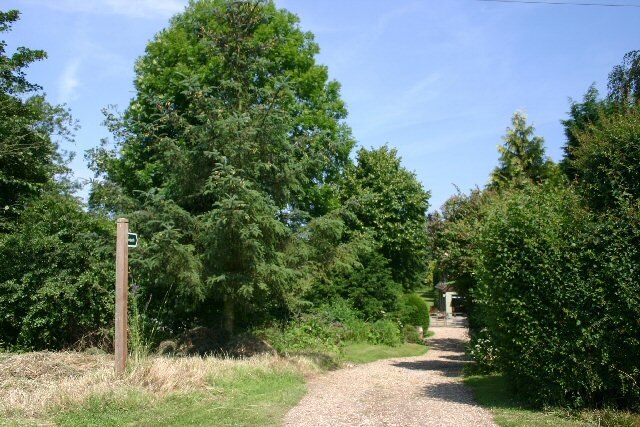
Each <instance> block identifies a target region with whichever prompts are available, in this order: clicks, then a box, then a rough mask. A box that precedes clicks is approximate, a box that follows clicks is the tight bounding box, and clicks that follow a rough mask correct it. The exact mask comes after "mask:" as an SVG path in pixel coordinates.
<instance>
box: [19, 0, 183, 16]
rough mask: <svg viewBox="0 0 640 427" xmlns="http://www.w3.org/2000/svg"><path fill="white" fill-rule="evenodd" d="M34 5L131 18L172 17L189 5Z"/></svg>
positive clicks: (118, 1)
mask: <svg viewBox="0 0 640 427" xmlns="http://www.w3.org/2000/svg"><path fill="white" fill-rule="evenodd" d="M27 1H29V2H30V3H32V4H38V5H41V6H45V7H51V8H54V9H58V10H64V11H67V12H86V13H97V14H107V15H122V16H126V17H129V18H157V17H170V16H172V15H174V14H176V13H178V12H180V11H181V10H182V9H184V7H185V6H186V5H187V3H188V2H187V0H93V1H86V0H58V1H49V0H27Z"/></svg>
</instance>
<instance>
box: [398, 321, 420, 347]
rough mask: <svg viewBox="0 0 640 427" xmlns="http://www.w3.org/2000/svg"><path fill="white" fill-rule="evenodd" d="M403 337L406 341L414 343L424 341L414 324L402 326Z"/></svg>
mask: <svg viewBox="0 0 640 427" xmlns="http://www.w3.org/2000/svg"><path fill="white" fill-rule="evenodd" d="M402 338H403V341H404V342H408V343H413V344H422V343H423V342H424V341H423V340H422V338H420V334H419V333H418V330H417V329H416V327H415V326H413V325H404V326H403V327H402Z"/></svg>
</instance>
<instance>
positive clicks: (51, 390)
mask: <svg viewBox="0 0 640 427" xmlns="http://www.w3.org/2000/svg"><path fill="white" fill-rule="evenodd" d="M285 370H287V371H292V370H293V371H295V372H299V373H301V374H303V375H305V376H308V375H311V374H313V373H316V372H318V368H317V366H316V365H315V364H314V363H313V362H312V361H311V360H309V359H306V358H304V357H297V358H293V359H284V358H281V357H278V356H257V357H252V358H248V359H221V358H214V357H206V358H201V357H181V358H169V357H150V358H148V359H145V360H141V361H135V362H133V363H130V366H129V369H128V371H127V373H126V374H125V375H124V376H123V377H122V378H116V377H115V375H114V372H113V356H110V355H109V356H108V355H88V354H83V353H74V352H63V353H52V352H38V353H26V354H12V355H2V356H0V419H1V418H3V417H6V418H13V417H20V418H22V419H25V418H27V419H37V418H39V417H40V416H42V415H43V414H45V413H46V412H47V411H51V410H56V411H60V410H65V409H67V408H70V407H72V406H74V405H77V404H79V403H81V402H83V401H84V400H86V399H87V398H88V397H89V396H95V395H103V394H111V393H114V392H116V391H122V390H123V389H128V390H131V389H137V390H143V391H146V392H148V393H151V394H152V395H153V396H156V397H158V398H161V397H163V396H166V395H167V394H168V393H175V392H190V391H197V390H211V389H215V384H216V382H217V381H225V380H229V379H231V378H233V376H234V375H236V373H237V372H239V371H250V372H260V371H267V372H274V371H276V372H278V371H285Z"/></svg>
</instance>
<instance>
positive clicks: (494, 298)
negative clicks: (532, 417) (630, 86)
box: [472, 186, 640, 409]
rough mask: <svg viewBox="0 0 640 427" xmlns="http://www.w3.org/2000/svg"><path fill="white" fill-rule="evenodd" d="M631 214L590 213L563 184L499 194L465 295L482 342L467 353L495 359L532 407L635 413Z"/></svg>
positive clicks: (638, 300)
mask: <svg viewBox="0 0 640 427" xmlns="http://www.w3.org/2000/svg"><path fill="white" fill-rule="evenodd" d="M638 218H640V215H638V211H637V209H636V210H634V209H631V208H629V209H628V210H627V211H624V212H623V211H619V212H616V213H615V214H614V213H611V214H610V215H600V216H597V217H596V216H594V215H593V214H591V213H589V212H588V211H586V210H584V209H583V208H582V207H581V200H580V199H579V198H578V197H577V196H576V195H575V194H574V193H573V192H572V191H571V190H569V189H563V188H554V187H550V186H541V187H533V186H532V187H530V188H525V189H523V190H521V191H512V192H507V193H504V194H502V195H501V196H500V197H499V198H498V199H497V200H496V201H495V202H494V203H493V204H491V205H490V206H489V207H488V210H487V216H486V220H485V223H484V226H483V227H482V230H481V233H480V237H479V239H478V242H477V244H478V249H479V252H480V258H479V259H480V260H481V264H480V268H479V270H478V272H477V273H478V277H479V284H478V287H477V289H476V290H475V292H474V295H475V297H476V299H477V302H478V304H479V306H480V307H479V308H480V309H481V310H480V313H482V320H483V321H484V324H485V325H486V327H487V329H488V332H489V334H488V335H487V338H488V339H489V341H488V342H487V343H478V344H487V346H485V347H486V348H485V349H484V350H483V351H481V352H479V354H478V355H474V356H476V357H477V356H480V361H481V362H483V360H482V358H483V357H484V358H486V357H495V359H496V360H495V362H496V365H497V366H498V367H499V368H500V369H501V370H503V371H504V372H505V374H506V375H507V378H508V380H509V382H510V383H511V384H512V385H514V386H515V388H516V389H517V390H519V391H520V392H521V393H522V394H523V395H525V396H527V397H529V398H530V400H532V401H533V402H535V403H538V404H540V405H544V404H560V405H568V406H574V407H580V406H603V405H605V406H606V405H610V406H617V407H620V406H622V407H631V408H636V409H637V408H638V405H639V402H640V388H639V386H638V384H639V383H640V339H639V338H638V337H640V324H639V323H638V322H637V321H636V319H638V318H640V269H638V265H640V247H639V246H638V244H637V242H638V241H640V225H639V224H638ZM481 347H482V346H481ZM488 349H490V352H489V350H488ZM480 350H482V348H480ZM472 354H473V352H472Z"/></svg>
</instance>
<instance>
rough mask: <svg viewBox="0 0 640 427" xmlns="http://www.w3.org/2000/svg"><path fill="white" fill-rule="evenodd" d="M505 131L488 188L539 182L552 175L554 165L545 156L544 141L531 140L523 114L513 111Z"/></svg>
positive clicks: (532, 129) (530, 132)
mask: <svg viewBox="0 0 640 427" xmlns="http://www.w3.org/2000/svg"><path fill="white" fill-rule="evenodd" d="M511 123H512V125H513V127H512V128H507V134H506V135H505V136H504V144H503V145H501V146H498V151H499V152H500V164H499V166H498V167H497V168H496V169H495V170H494V171H493V172H492V174H491V182H490V185H489V187H490V188H494V189H496V188H502V187H504V186H508V185H510V184H512V183H518V182H522V181H532V182H535V183H539V182H542V181H544V180H546V179H548V178H550V177H552V176H553V174H554V172H555V171H554V169H555V165H554V164H553V162H552V161H551V160H550V159H549V158H546V157H545V155H544V139H543V138H542V137H539V136H534V132H535V129H534V127H533V126H532V125H527V116H526V114H524V113H522V112H519V111H516V112H515V113H514V115H513V117H512V118H511Z"/></svg>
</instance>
